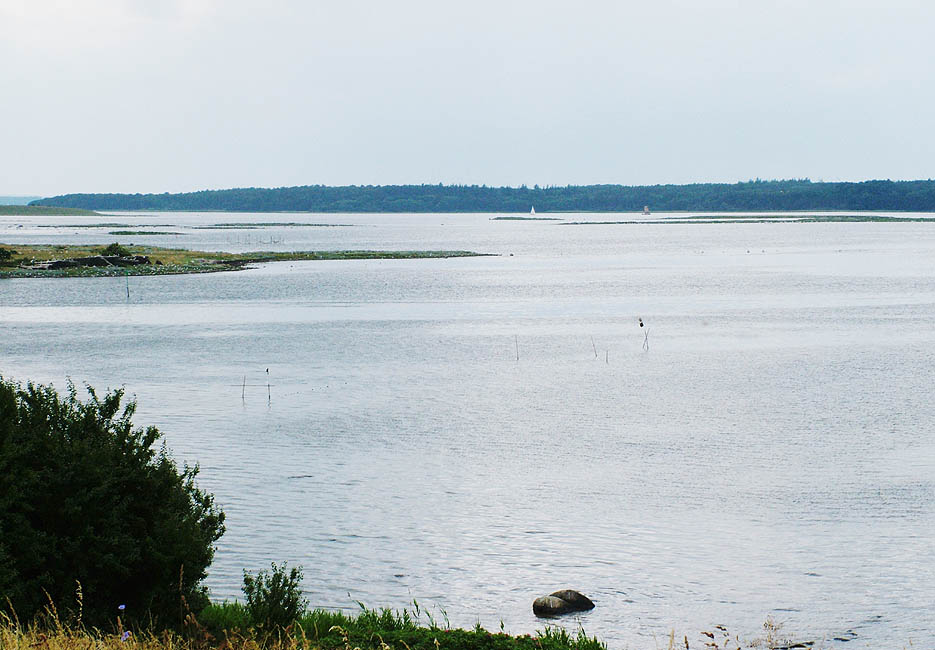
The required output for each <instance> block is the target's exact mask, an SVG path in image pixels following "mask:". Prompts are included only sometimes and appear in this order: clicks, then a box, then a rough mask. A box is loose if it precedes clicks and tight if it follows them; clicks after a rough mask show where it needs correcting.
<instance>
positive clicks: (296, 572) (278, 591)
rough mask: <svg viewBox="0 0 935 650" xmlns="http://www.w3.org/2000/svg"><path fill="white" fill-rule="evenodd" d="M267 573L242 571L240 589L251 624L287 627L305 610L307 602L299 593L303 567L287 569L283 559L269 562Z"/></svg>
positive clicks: (300, 591) (267, 627)
mask: <svg viewBox="0 0 935 650" xmlns="http://www.w3.org/2000/svg"><path fill="white" fill-rule="evenodd" d="M270 567H271V570H270V572H269V573H267V572H266V571H260V572H259V573H257V574H256V576H255V577H254V576H252V575H250V574H249V573H247V572H246V571H244V572H243V593H244V596H246V598H247V611H248V612H250V619H251V620H252V621H253V624H254V625H262V626H264V627H265V628H266V629H268V630H272V629H275V628H278V627H288V626H289V625H292V623H294V622H295V620H296V619H297V618H299V617H300V616H301V615H302V613H303V612H304V611H305V607H306V606H307V605H308V602H307V601H306V600H305V599H304V598H303V597H302V587H301V583H302V567H293V568H292V569H291V570H290V571H289V572H288V573H287V572H286V563H285V562H283V563H282V564H281V565H279V566H276V563H275V562H274V563H273V564H272V565H270Z"/></svg>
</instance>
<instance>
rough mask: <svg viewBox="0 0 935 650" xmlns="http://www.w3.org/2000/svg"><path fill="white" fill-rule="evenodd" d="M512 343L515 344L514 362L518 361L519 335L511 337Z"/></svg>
mask: <svg viewBox="0 0 935 650" xmlns="http://www.w3.org/2000/svg"><path fill="white" fill-rule="evenodd" d="M513 343H515V344H516V360H517V361H519V335H518V334H514V335H513Z"/></svg>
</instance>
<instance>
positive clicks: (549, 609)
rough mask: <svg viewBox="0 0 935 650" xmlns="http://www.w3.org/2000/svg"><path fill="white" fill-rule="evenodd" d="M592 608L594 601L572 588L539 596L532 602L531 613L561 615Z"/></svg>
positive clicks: (539, 615)
mask: <svg viewBox="0 0 935 650" xmlns="http://www.w3.org/2000/svg"><path fill="white" fill-rule="evenodd" d="M589 609H594V603H593V602H592V601H591V599H590V598H588V597H587V596H585V595H584V594H582V593H580V592H577V591H575V590H574V589H561V590H559V591H554V592H552V593H551V594H549V595H548V596H540V597H539V598H536V599H535V600H534V601H533V603H532V613H533V614H535V615H536V616H538V617H540V618H547V617H550V616H561V615H562V614H569V613H571V612H584V611H587V610H589Z"/></svg>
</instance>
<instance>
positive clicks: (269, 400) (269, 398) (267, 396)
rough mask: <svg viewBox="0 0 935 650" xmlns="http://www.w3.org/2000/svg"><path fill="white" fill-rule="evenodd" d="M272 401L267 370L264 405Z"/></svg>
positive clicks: (267, 371)
mask: <svg viewBox="0 0 935 650" xmlns="http://www.w3.org/2000/svg"><path fill="white" fill-rule="evenodd" d="M272 401H273V394H272V393H271V392H270V390H269V368H267V369H266V403H267V404H269V403H270V402H272Z"/></svg>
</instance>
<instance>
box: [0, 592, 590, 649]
mask: <svg viewBox="0 0 935 650" xmlns="http://www.w3.org/2000/svg"><path fill="white" fill-rule="evenodd" d="M421 616H424V617H426V620H425V621H422V620H420V617H421ZM128 632H129V633H128ZM0 648H3V650H27V649H31V648H43V650H87V649H88V648H93V649H94V650H118V649H119V650H259V649H260V648H267V649H269V650H607V646H606V645H605V644H604V643H602V642H601V641H599V640H598V639H597V638H595V637H588V636H587V635H586V634H585V633H584V632H583V631H580V630H579V631H578V632H577V633H576V634H569V633H568V632H566V631H565V630H564V629H562V628H555V627H552V628H546V629H544V630H542V631H539V632H537V633H536V634H535V635H528V634H521V635H510V634H506V633H504V632H498V633H493V632H488V631H487V630H485V629H484V628H482V627H481V626H480V625H479V624H478V625H476V626H475V627H474V628H472V629H470V630H466V629H459V628H450V627H448V625H447V624H445V623H440V622H438V621H436V620H435V619H433V618H432V617H431V616H428V615H427V614H426V613H425V612H424V611H422V612H419V611H418V605H417V604H416V610H415V612H414V613H413V612H409V611H408V610H403V611H402V612H394V611H391V610H382V611H375V610H368V609H361V612H360V613H359V614H358V615H357V616H348V615H345V614H341V613H336V612H329V611H325V610H312V611H307V612H305V613H304V614H303V615H302V617H301V618H300V619H299V620H298V621H296V623H295V624H294V625H292V626H290V627H289V628H286V629H275V630H264V629H263V627H262V626H253V625H251V623H250V617H249V614H248V612H247V609H246V607H245V606H244V605H242V604H240V603H221V604H215V605H211V606H209V607H208V608H207V609H205V610H204V611H203V612H202V613H201V614H200V615H199V616H198V617H197V618H196V617H194V616H191V615H189V616H188V617H186V620H185V624H184V631H183V632H182V633H179V632H178V631H154V630H152V629H147V628H142V629H141V628H137V627H133V626H132V625H126V624H124V623H122V622H120V621H119V620H117V621H116V622H115V623H114V625H113V628H112V629H110V630H97V629H88V628H86V627H84V626H82V625H81V623H80V621H72V622H70V623H67V624H65V623H62V622H60V620H59V618H58V616H57V615H56V616H51V617H47V618H46V620H45V621H44V622H43V623H40V624H36V625H30V626H23V625H20V624H18V623H17V622H16V621H13V620H10V619H3V618H2V617H0Z"/></svg>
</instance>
